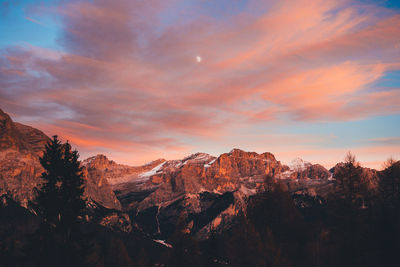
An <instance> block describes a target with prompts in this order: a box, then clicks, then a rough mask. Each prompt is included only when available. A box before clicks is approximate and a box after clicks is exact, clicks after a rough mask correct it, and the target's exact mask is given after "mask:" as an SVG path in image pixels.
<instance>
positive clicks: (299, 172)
mask: <svg viewBox="0 0 400 267" xmlns="http://www.w3.org/2000/svg"><path fill="white" fill-rule="evenodd" d="M284 169H285V171H283V172H282V173H281V174H280V175H279V178H281V179H313V180H327V179H330V178H332V174H331V173H330V172H329V171H328V170H327V169H326V168H325V167H324V166H322V165H320V164H311V163H310V162H307V161H304V160H302V159H300V158H297V159H295V160H293V161H292V162H291V164H290V165H289V166H285V168H284Z"/></svg>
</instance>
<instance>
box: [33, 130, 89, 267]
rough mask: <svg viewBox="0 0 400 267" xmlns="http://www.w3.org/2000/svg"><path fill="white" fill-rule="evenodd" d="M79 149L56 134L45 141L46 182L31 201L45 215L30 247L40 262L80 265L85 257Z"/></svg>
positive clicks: (40, 213)
mask: <svg viewBox="0 0 400 267" xmlns="http://www.w3.org/2000/svg"><path fill="white" fill-rule="evenodd" d="M78 158H79V154H78V152H77V151H72V149H71V145H70V144H69V143H68V142H67V143H65V144H62V143H61V142H60V141H59V140H58V137H57V136H53V139H52V140H51V141H49V143H48V144H47V145H46V148H45V151H44V154H43V156H42V157H41V158H40V163H41V165H42V166H43V168H44V170H45V171H44V172H43V173H42V176H41V178H42V179H43V184H42V186H41V187H40V188H36V198H35V199H34V200H33V201H32V202H30V203H29V205H30V208H32V209H33V210H34V211H35V212H36V213H37V215H39V216H40V217H41V218H42V222H41V225H40V227H39V229H38V231H37V232H36V233H35V234H34V236H33V238H32V242H31V244H30V249H31V250H32V253H31V254H32V255H33V257H34V258H35V260H34V264H35V265H38V266H43V265H54V264H55V265H54V266H56V265H57V266H77V265H76V263H77V262H80V263H82V261H81V258H82V255H81V254H82V252H83V251H82V244H83V243H84V242H80V241H81V239H82V235H81V233H80V221H81V219H82V217H83V215H84V210H85V199H84V198H83V192H84V180H83V174H82V167H81V166H80V162H79V160H78Z"/></svg>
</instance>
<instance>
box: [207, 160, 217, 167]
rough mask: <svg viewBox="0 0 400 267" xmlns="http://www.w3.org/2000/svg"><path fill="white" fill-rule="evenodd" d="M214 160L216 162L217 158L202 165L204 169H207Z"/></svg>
mask: <svg viewBox="0 0 400 267" xmlns="http://www.w3.org/2000/svg"><path fill="white" fill-rule="evenodd" d="M216 160H217V158H215V159H213V160H212V161H210V162H209V163H207V164H204V168H209V167H210V166H211V165H212V164H213V163H214V162H215V161H216Z"/></svg>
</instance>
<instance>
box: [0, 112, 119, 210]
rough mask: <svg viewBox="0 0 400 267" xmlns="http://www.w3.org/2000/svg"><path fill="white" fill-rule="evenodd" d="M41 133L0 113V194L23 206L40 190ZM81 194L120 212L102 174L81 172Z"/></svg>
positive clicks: (43, 135)
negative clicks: (36, 189) (83, 188)
mask: <svg viewBox="0 0 400 267" xmlns="http://www.w3.org/2000/svg"><path fill="white" fill-rule="evenodd" d="M49 140H50V139H49V137H47V136H46V135H45V134H44V133H43V132H42V131H39V130H37V129H35V128H32V127H30V126H26V125H23V124H20V123H16V122H13V121H12V120H11V118H10V116H8V114H6V113H4V112H3V111H2V110H0V194H7V195H9V196H11V197H12V198H13V199H15V200H16V201H18V202H19V203H21V204H22V205H23V206H25V207H26V206H27V204H28V201H29V200H32V198H33V197H34V188H35V187H40V185H41V182H42V180H41V179H40V176H41V174H42V172H43V171H44V169H43V168H42V166H41V165H40V162H39V157H40V156H41V155H42V154H43V151H44V149H45V145H46V143H47V142H48V141H49ZM84 174H85V182H86V190H85V195H86V196H87V197H89V198H91V199H93V200H95V201H96V202H98V203H100V204H102V205H104V206H105V207H108V208H113V209H120V208H121V204H120V203H119V201H118V199H117V198H116V197H115V194H114V192H113V190H112V189H111V187H110V185H109V184H108V181H107V179H106V178H105V177H103V174H102V173H98V172H88V171H87V170H84Z"/></svg>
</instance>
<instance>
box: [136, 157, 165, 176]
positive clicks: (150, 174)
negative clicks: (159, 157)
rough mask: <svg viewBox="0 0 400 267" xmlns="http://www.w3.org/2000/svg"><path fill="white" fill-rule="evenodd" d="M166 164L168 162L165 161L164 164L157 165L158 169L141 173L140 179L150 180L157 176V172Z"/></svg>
mask: <svg viewBox="0 0 400 267" xmlns="http://www.w3.org/2000/svg"><path fill="white" fill-rule="evenodd" d="M165 163H166V161H164V162H163V163H161V164H159V165H157V166H156V167H154V168H153V169H151V170H150V171H147V172H144V173H141V174H139V175H138V177H140V178H149V177H150V176H152V175H154V174H157V172H158V171H159V170H160V169H161V167H162V166H163V165H164V164H165Z"/></svg>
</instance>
